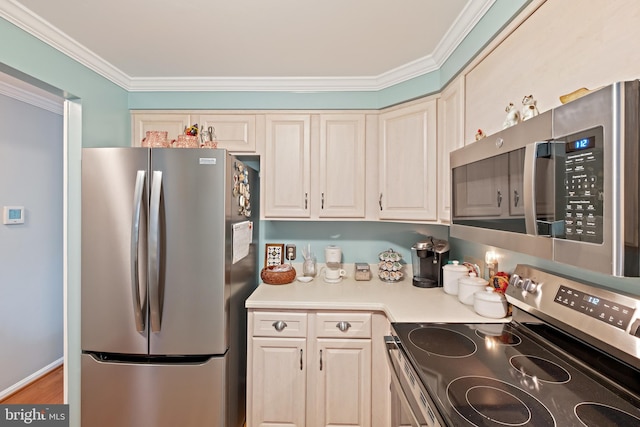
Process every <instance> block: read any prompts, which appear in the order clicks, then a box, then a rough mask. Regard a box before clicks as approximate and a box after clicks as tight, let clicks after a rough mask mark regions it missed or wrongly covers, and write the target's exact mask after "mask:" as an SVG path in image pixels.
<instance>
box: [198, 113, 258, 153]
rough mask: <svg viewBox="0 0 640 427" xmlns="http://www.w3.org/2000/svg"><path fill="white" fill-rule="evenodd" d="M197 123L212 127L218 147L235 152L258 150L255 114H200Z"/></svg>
mask: <svg viewBox="0 0 640 427" xmlns="http://www.w3.org/2000/svg"><path fill="white" fill-rule="evenodd" d="M196 123H198V125H200V126H202V127H203V128H204V129H208V128H209V127H211V128H212V130H213V132H214V133H215V136H216V140H217V141H218V148H226V149H227V150H229V151H231V152H234V153H236V152H237V153H242V152H249V153H252V152H255V151H256V116H255V114H200V116H199V117H198V120H197V121H196Z"/></svg>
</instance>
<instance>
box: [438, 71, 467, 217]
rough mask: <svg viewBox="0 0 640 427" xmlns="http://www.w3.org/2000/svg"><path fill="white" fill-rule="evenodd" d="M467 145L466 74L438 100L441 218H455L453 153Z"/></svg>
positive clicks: (439, 214) (451, 85)
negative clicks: (453, 212)
mask: <svg viewBox="0 0 640 427" xmlns="http://www.w3.org/2000/svg"><path fill="white" fill-rule="evenodd" d="M463 146H464V76H463V77H459V78H458V79H457V80H455V81H453V82H452V83H451V84H449V86H447V87H446V88H445V89H444V90H443V91H442V93H441V94H440V98H439V99H438V220H439V221H440V222H442V223H445V224H448V223H449V222H450V221H451V168H450V163H449V154H450V153H451V152H452V151H454V150H456V149H458V148H461V147H463Z"/></svg>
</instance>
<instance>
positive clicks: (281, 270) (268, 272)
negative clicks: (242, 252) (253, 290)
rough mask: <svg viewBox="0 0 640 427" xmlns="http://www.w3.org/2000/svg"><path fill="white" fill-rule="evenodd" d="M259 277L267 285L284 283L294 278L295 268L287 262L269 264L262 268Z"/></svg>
mask: <svg viewBox="0 0 640 427" xmlns="http://www.w3.org/2000/svg"><path fill="white" fill-rule="evenodd" d="M260 278H261V279H262V281H263V282H264V283H266V284H268V285H286V284H287V283H291V282H293V281H294V280H295V279H296V270H295V268H293V267H292V266H290V265H289V264H280V265H270V266H268V267H265V268H263V269H262V271H261V272H260Z"/></svg>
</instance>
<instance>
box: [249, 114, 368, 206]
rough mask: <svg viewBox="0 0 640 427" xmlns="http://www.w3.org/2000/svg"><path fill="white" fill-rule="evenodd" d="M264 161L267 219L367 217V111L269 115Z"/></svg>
mask: <svg viewBox="0 0 640 427" xmlns="http://www.w3.org/2000/svg"><path fill="white" fill-rule="evenodd" d="M311 159H313V161H312V160H311ZM263 164H264V173H263V174H261V176H262V180H263V181H264V191H263V193H262V198H263V201H264V203H263V206H264V209H263V213H264V218H267V219H269V218H273V219H290V218H293V219H296V218H305V219H332V218H364V216H365V178H366V173H365V165H366V159H365V116H364V114H355V113H345V114H338V113H336V114H271V115H267V116H266V119H265V148H264V163H263Z"/></svg>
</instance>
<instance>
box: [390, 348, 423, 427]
mask: <svg viewBox="0 0 640 427" xmlns="http://www.w3.org/2000/svg"><path fill="white" fill-rule="evenodd" d="M384 344H385V347H386V348H387V362H389V367H390V368H391V375H390V376H391V382H392V387H393V388H394V389H395V390H396V394H397V395H398V398H400V403H401V405H402V407H403V409H404V413H405V415H409V416H410V418H411V420H410V421H411V426H412V427H428V425H427V424H426V423H421V422H420V421H419V420H418V417H416V415H415V414H414V413H413V410H412V409H411V404H410V403H409V397H408V396H407V394H406V392H405V391H404V389H403V388H402V386H401V385H400V378H399V377H398V372H397V371H396V368H395V365H394V364H393V360H392V359H391V358H392V357H393V356H392V355H391V352H392V351H400V349H399V348H398V344H397V342H396V340H395V338H394V337H392V336H388V335H387V336H385V337H384Z"/></svg>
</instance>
